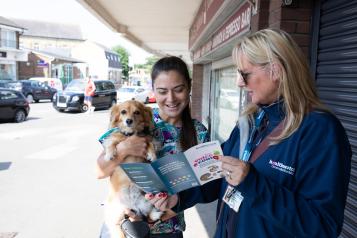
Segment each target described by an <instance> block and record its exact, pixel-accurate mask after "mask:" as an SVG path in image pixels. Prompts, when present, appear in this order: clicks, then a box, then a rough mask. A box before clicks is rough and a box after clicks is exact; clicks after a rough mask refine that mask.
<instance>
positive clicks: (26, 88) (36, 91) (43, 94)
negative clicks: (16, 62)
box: [20, 80, 57, 103]
mask: <svg viewBox="0 0 357 238" xmlns="http://www.w3.org/2000/svg"><path fill="white" fill-rule="evenodd" d="M20 82H21V84H22V88H21V92H22V93H23V94H24V95H25V97H26V98H27V101H29V103H33V102H39V101H40V100H43V99H47V100H51V101H52V98H53V95H54V94H55V93H56V92H57V90H56V89H55V88H52V87H49V86H47V85H46V84H44V83H41V82H39V81H36V80H21V81H20Z"/></svg>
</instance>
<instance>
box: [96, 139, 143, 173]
mask: <svg viewBox="0 0 357 238" xmlns="http://www.w3.org/2000/svg"><path fill="white" fill-rule="evenodd" d="M147 147H148V143H147V139H146V138H145V137H139V136H136V135H133V136H129V137H128V138H127V139H126V140H124V141H122V142H120V143H119V144H117V145H116V150H117V153H116V157H115V158H114V159H113V160H109V161H106V160H105V159H104V155H105V153H104V151H103V152H102V153H101V154H100V155H99V158H98V163H97V166H96V174H97V178H99V179H102V178H106V177H108V176H110V175H112V173H113V172H114V170H115V168H116V167H117V166H118V164H120V163H121V162H122V161H123V160H124V159H125V157H127V156H129V155H131V156H138V157H144V158H145V157H146V153H147Z"/></svg>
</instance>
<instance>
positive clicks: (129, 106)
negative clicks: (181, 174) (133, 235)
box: [104, 100, 163, 238]
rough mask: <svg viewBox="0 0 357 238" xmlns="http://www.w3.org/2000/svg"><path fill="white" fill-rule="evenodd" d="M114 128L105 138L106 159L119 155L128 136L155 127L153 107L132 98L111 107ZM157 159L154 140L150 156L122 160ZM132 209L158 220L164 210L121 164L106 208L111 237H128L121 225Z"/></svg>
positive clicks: (147, 160)
mask: <svg viewBox="0 0 357 238" xmlns="http://www.w3.org/2000/svg"><path fill="white" fill-rule="evenodd" d="M109 127H110V128H115V127H118V128H119V130H120V131H119V132H116V133H113V134H112V135H111V136H110V137H108V139H106V140H105V141H104V147H105V158H104V159H105V160H110V159H112V158H114V157H115V156H116V148H115V147H116V145H117V144H118V143H120V142H121V141H123V140H125V139H126V138H127V135H128V134H129V135H131V134H139V135H140V134H141V133H143V132H144V131H145V130H147V129H148V128H149V130H150V131H151V130H152V129H153V127H154V125H153V122H152V112H151V108H149V107H146V106H145V105H144V104H142V103H140V102H138V101H135V100H130V101H126V102H123V103H121V104H119V105H115V106H113V107H112V109H111V118H110V125H109ZM155 159H156V154H155V149H154V146H153V143H152V142H151V143H150V144H149V146H148V155H147V159H146V160H145V159H143V158H140V157H135V156H128V157H126V158H125V159H124V161H123V162H122V163H133V162H151V161H154V160H155ZM126 208H128V209H132V210H133V211H135V212H136V214H137V215H140V216H144V217H149V218H150V219H151V220H153V221H156V220H158V219H159V218H160V217H161V215H162V214H163V212H161V211H159V210H157V209H156V208H155V207H153V206H152V205H151V204H150V203H149V202H148V201H147V200H146V199H145V197H144V194H143V192H142V191H141V190H140V189H139V188H138V187H137V186H136V185H135V184H134V183H133V182H132V181H131V180H130V179H129V178H128V176H127V175H126V174H125V172H124V171H123V170H122V169H121V168H120V166H118V167H117V168H116V169H115V171H114V172H113V174H112V175H111V177H110V192H109V197H108V200H107V203H106V209H105V222H106V225H107V226H108V228H109V232H110V233H111V237H113V238H114V237H125V236H124V234H123V233H122V231H121V229H120V227H119V226H118V224H119V223H120V222H121V221H122V220H123V219H124V216H125V214H124V210H125V209H126Z"/></svg>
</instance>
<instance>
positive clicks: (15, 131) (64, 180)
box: [0, 102, 215, 238]
mask: <svg viewBox="0 0 357 238" xmlns="http://www.w3.org/2000/svg"><path fill="white" fill-rule="evenodd" d="M108 118H109V111H108V110H102V111H96V112H94V113H93V114H84V113H58V112H57V111H55V110H54V109H53V108H52V105H51V103H49V102H41V103H36V104H31V111H30V115H29V118H28V120H27V121H25V122H23V123H19V124H16V123H1V124H0V184H1V186H0V214H1V215H0V238H10V237H11V238H13V237H16V238H92V237H93V238H95V237H98V234H99V231H100V227H101V224H102V221H103V208H102V206H101V204H102V202H103V201H104V199H105V197H106V194H107V182H108V181H107V179H103V180H97V179H96V178H95V173H94V168H95V162H96V158H97V156H98V154H99V153H100V151H101V145H100V144H99V143H98V142H97V138H98V137H99V136H100V135H101V134H102V133H103V131H105V130H106V129H107V126H108ZM197 209H198V210H197ZM197 209H196V208H192V209H189V210H187V211H186V212H185V214H186V222H187V231H186V232H185V238H189V237H197V238H206V237H212V233H213V232H214V227H215V224H214V215H215V205H214V204H209V205H200V206H199V207H198V208H197ZM199 214H200V215H199ZM15 234H17V235H15Z"/></svg>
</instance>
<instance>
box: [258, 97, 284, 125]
mask: <svg viewBox="0 0 357 238" xmlns="http://www.w3.org/2000/svg"><path fill="white" fill-rule="evenodd" d="M259 107H260V108H261V109H262V110H264V111H265V115H266V117H267V118H268V120H269V121H270V122H280V121H281V120H283V119H284V117H285V108H284V100H283V99H279V100H278V101H276V102H273V103H272V104H269V105H259Z"/></svg>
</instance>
